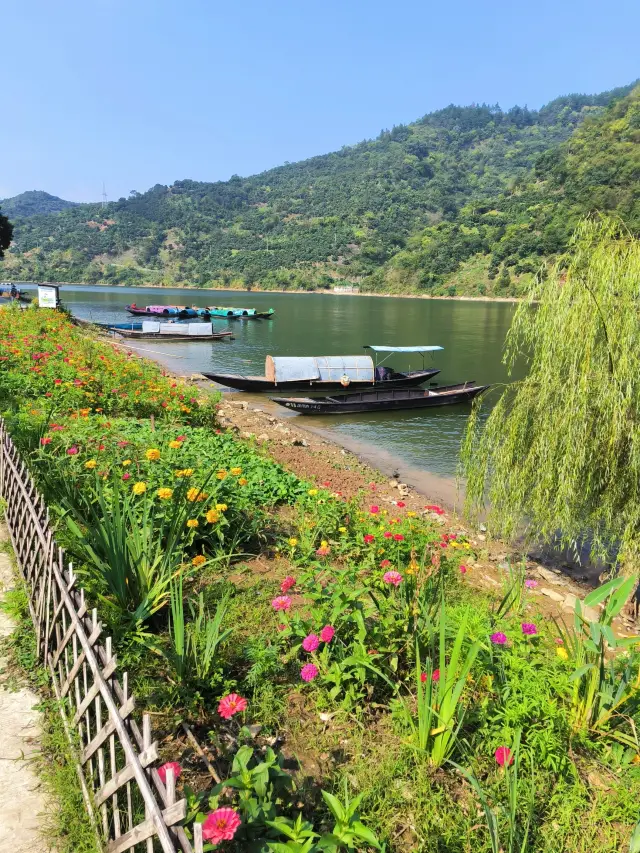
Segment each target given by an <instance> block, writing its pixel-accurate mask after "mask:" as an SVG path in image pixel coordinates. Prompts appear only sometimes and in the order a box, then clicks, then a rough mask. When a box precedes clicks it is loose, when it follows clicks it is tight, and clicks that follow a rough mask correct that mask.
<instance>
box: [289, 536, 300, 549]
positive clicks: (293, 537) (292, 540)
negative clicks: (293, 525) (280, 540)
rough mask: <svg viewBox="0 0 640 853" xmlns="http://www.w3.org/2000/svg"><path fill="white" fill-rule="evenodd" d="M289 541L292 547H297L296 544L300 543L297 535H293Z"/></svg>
mask: <svg viewBox="0 0 640 853" xmlns="http://www.w3.org/2000/svg"><path fill="white" fill-rule="evenodd" d="M287 541H288V542H289V545H290V546H291V547H292V548H295V547H296V545H297V544H298V540H297V539H296V538H295V536H292V537H291V539H289V540H287Z"/></svg>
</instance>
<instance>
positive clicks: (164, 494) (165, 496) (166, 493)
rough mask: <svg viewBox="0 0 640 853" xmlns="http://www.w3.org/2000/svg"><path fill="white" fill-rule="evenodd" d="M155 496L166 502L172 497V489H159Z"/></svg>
mask: <svg viewBox="0 0 640 853" xmlns="http://www.w3.org/2000/svg"><path fill="white" fill-rule="evenodd" d="M156 494H157V496H158V497H159V498H160V499H161V500H163V501H168V500H169V498H172V497H173V489H167V488H166V487H163V488H161V489H158V491H157V492H156Z"/></svg>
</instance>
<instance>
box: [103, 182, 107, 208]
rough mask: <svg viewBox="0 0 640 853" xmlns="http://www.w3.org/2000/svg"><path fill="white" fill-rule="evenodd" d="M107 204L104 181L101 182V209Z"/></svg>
mask: <svg viewBox="0 0 640 853" xmlns="http://www.w3.org/2000/svg"><path fill="white" fill-rule="evenodd" d="M106 206H107V191H106V189H105V186H104V181H103V182H102V209H103V210H104V209H105V207H106Z"/></svg>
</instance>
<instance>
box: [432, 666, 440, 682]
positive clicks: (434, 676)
mask: <svg viewBox="0 0 640 853" xmlns="http://www.w3.org/2000/svg"><path fill="white" fill-rule="evenodd" d="M431 681H435V682H436V683H437V682H438V681H440V670H439V669H434V670H433V672H432V673H431Z"/></svg>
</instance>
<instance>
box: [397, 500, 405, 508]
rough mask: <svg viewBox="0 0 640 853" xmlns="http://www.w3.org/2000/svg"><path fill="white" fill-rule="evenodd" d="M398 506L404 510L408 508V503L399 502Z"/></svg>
mask: <svg viewBox="0 0 640 853" xmlns="http://www.w3.org/2000/svg"><path fill="white" fill-rule="evenodd" d="M396 506H397V507H399V508H400V509H404V508H405V507H406V503H405V502H404V501H397V502H396Z"/></svg>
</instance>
